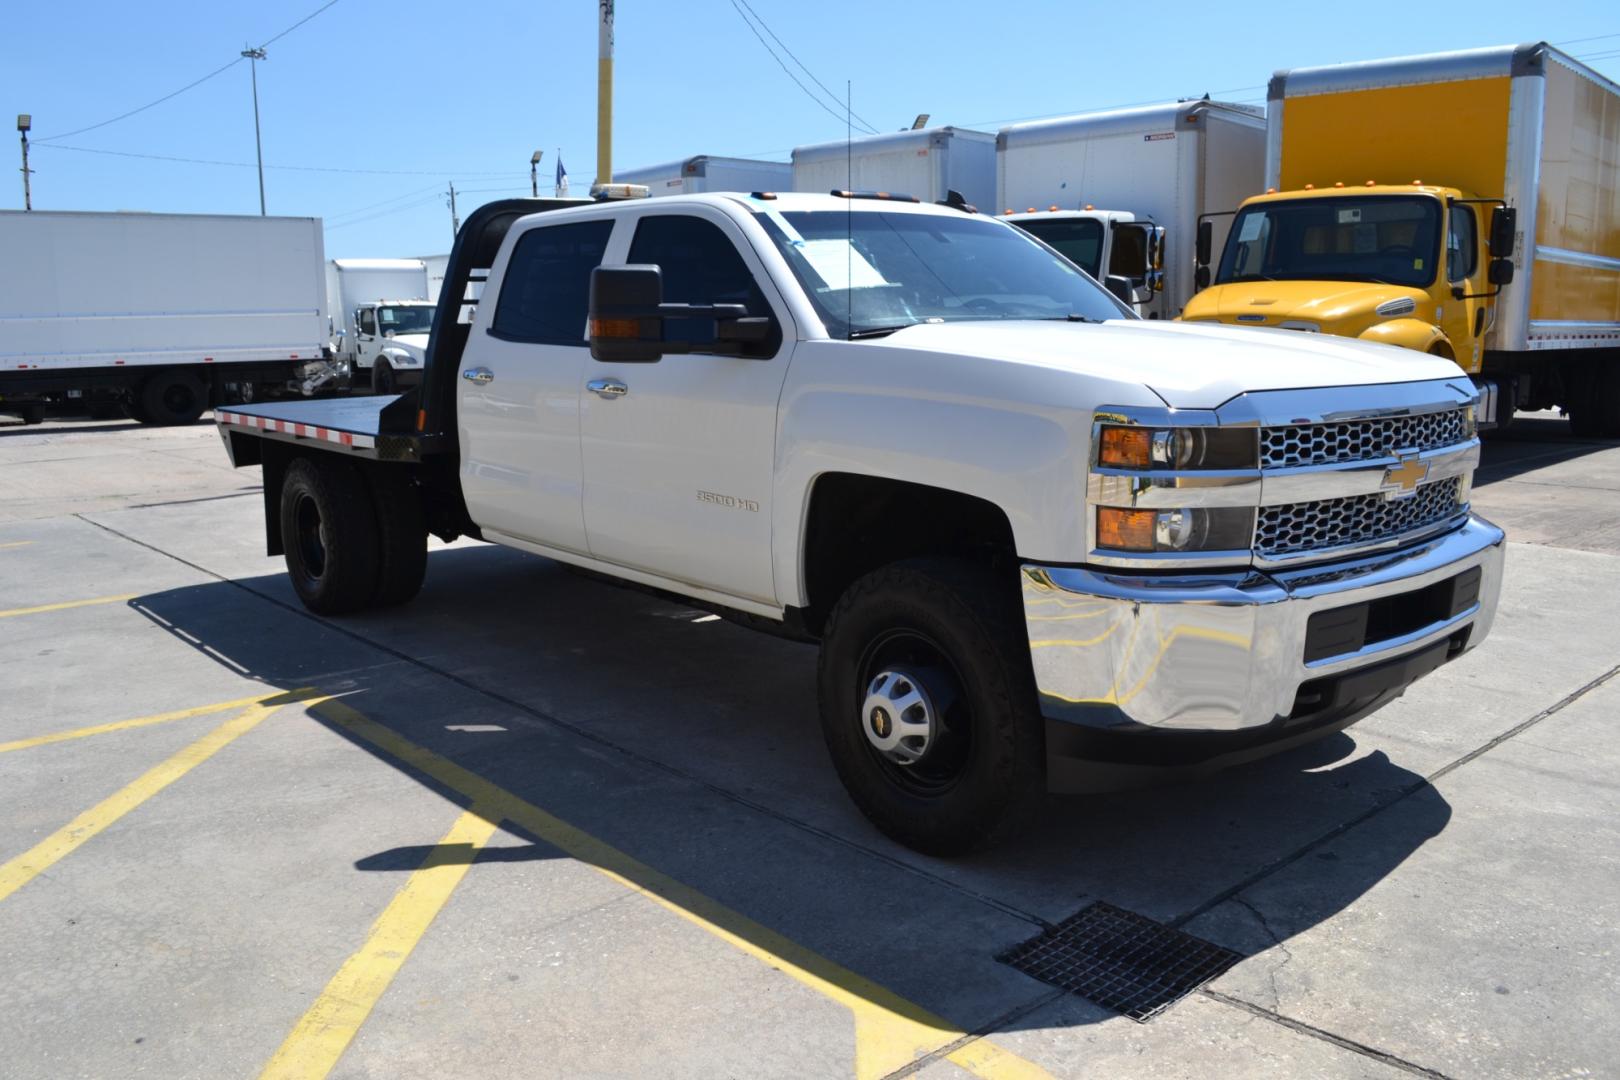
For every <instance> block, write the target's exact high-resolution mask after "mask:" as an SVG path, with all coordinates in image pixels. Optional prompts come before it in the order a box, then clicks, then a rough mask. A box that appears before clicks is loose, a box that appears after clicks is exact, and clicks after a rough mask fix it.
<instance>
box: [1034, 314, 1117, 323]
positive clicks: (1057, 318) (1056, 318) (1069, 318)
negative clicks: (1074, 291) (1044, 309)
mask: <svg viewBox="0 0 1620 1080" xmlns="http://www.w3.org/2000/svg"><path fill="white" fill-rule="evenodd" d="M1034 319H1035V321H1036V322H1083V323H1098V324H1101V323H1103V322H1106V321H1107V320H1106V319H1093V318H1092V317H1091V316H1090V315H1082V314H1080V313H1079V312H1078V311H1071V312H1069V313H1068V314H1067V315H1036V316H1035V317H1034Z"/></svg>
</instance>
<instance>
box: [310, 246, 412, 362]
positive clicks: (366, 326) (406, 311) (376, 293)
mask: <svg viewBox="0 0 1620 1080" xmlns="http://www.w3.org/2000/svg"><path fill="white" fill-rule="evenodd" d="M326 287H327V292H328V294H329V295H330V297H331V304H332V311H333V317H334V319H337V318H341V319H342V320H343V323H342V325H341V326H340V327H338V328H337V332H336V343H335V344H334V346H333V351H334V354H335V355H336V357H337V358H338V360H339V361H340V362H341V363H344V364H346V365H347V366H348V368H349V372H350V380H351V382H352V383H353V385H356V386H366V385H370V387H371V388H372V389H373V390H375V391H377V392H378V393H380V394H391V393H393V392H394V391H395V390H396V389H398V388H399V387H401V386H406V385H409V384H411V383H412V382H414V381H416V380H418V379H420V378H421V377H422V362H423V358H424V356H425V355H426V352H427V337H428V330H429V329H430V328H431V326H432V324H433V308H434V304H433V302H432V301H431V300H430V299H429V291H430V290H429V283H428V269H427V264H426V263H425V262H423V261H422V260H421V259H333V260H332V261H331V262H330V263H329V264H327V269H326ZM340 313H341V314H340Z"/></svg>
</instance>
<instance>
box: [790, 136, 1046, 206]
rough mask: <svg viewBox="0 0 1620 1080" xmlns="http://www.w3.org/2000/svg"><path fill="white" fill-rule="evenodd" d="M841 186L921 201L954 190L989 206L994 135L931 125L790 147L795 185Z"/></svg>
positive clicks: (814, 188)
mask: <svg viewBox="0 0 1620 1080" xmlns="http://www.w3.org/2000/svg"><path fill="white" fill-rule="evenodd" d="M845 189H850V190H854V191H887V192H893V193H897V194H903V195H914V196H916V197H917V198H918V199H921V200H922V201H923V202H925V203H932V202H944V201H945V199H946V197H947V196H948V195H949V194H950V193H951V192H952V191H958V192H961V194H962V198H963V199H965V200H966V201H967V202H968V203H969V204H971V205H973V206H977V207H978V208H979V209H981V210H984V211H986V212H989V210H990V207H991V206H992V205H993V200H994V198H995V194H996V137H995V136H994V135H992V134H990V133H989V132H987V131H969V130H968V129H966V128H958V127H934V128H920V129H918V130H916V131H900V132H894V133H892V134H886V135H866V136H862V137H861V138H858V139H852V140H849V141H847V142H845V141H839V142H830V143H819V144H816V145H814V146H800V147H796V148H795V149H794V151H793V190H794V191H804V192H813V193H816V194H820V195H825V194H827V192H829V191H842V190H845ZM1042 205H1045V204H1044V203H1043V204H1042Z"/></svg>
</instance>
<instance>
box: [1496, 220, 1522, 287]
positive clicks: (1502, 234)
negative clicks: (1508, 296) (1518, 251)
mask: <svg viewBox="0 0 1620 1080" xmlns="http://www.w3.org/2000/svg"><path fill="white" fill-rule="evenodd" d="M1518 228H1519V212H1518V211H1517V210H1515V209H1513V207H1511V206H1498V207H1497V208H1496V209H1495V210H1493V211H1491V257H1492V258H1493V259H1511V258H1513V247H1514V244H1513V241H1514V234H1515V233H1516V232H1517V231H1518ZM1491 273H1492V274H1493V275H1494V274H1495V273H1496V271H1495V270H1492V271H1491ZM1491 280H1492V281H1494V280H1496V279H1495V277H1494V276H1493V277H1492V279H1491Z"/></svg>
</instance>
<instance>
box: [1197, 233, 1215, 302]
mask: <svg viewBox="0 0 1620 1080" xmlns="http://www.w3.org/2000/svg"><path fill="white" fill-rule="evenodd" d="M1214 246H1215V223H1214V222H1213V221H1200V222H1199V223H1198V252H1197V255H1196V257H1195V259H1194V262H1196V263H1197V264H1198V266H1199V268H1200V269H1203V268H1204V267H1207V266H1209V249H1210V248H1212V247H1214ZM1208 284H1209V274H1208V272H1206V273H1205V274H1204V282H1203V285H1199V286H1198V287H1199V288H1200V289H1202V288H1203V287H1204V285H1208Z"/></svg>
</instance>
